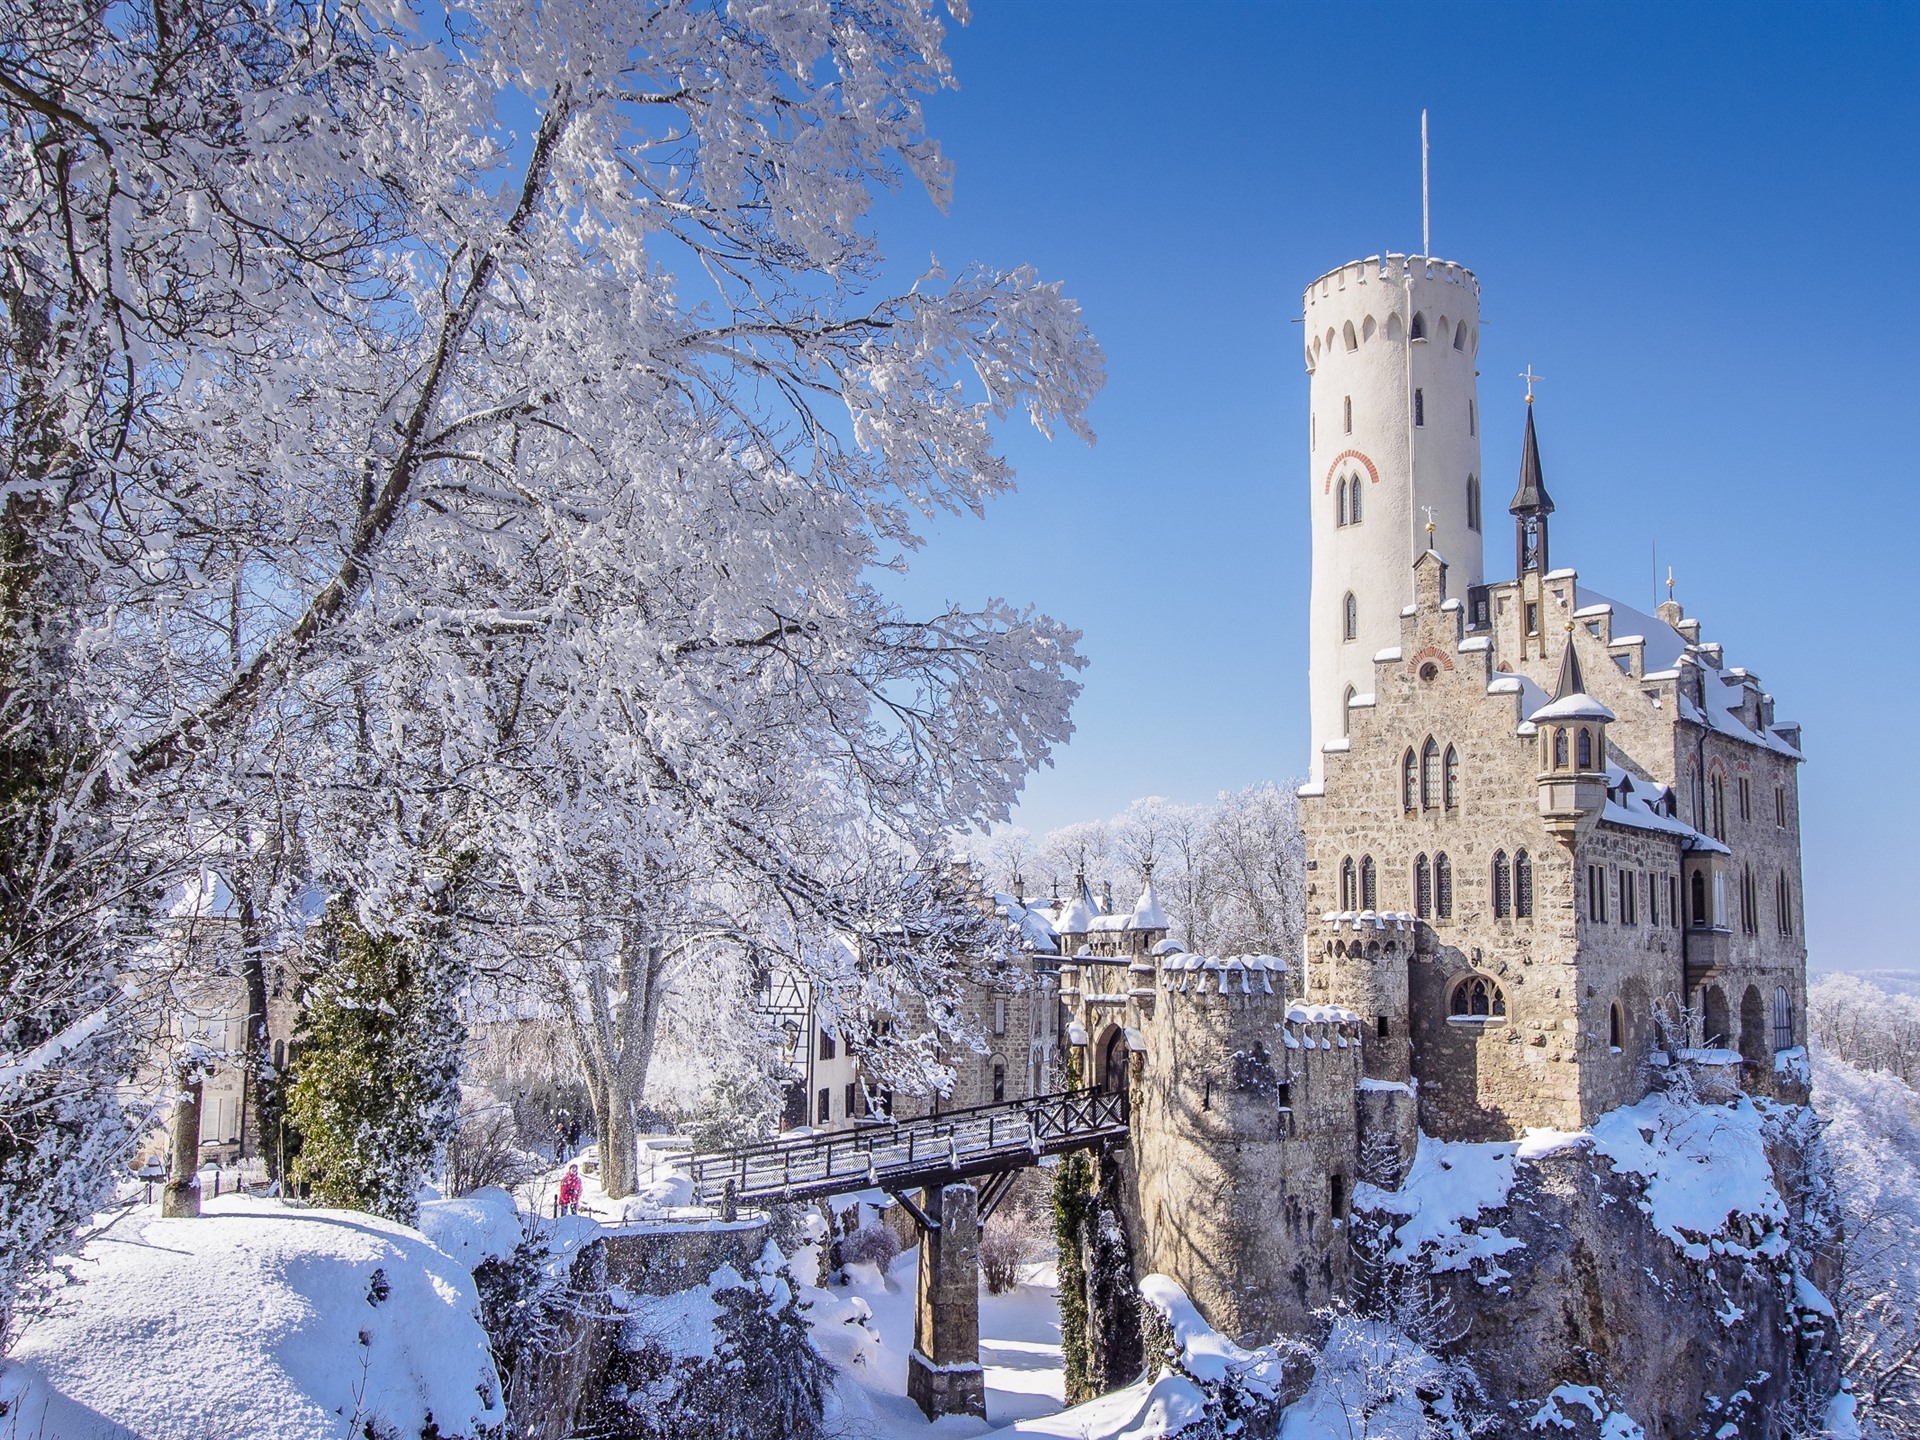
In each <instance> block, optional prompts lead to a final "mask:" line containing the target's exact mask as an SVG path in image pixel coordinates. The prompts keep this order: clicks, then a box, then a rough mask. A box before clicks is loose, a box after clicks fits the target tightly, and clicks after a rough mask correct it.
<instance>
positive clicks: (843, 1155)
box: [689, 1089, 1127, 1418]
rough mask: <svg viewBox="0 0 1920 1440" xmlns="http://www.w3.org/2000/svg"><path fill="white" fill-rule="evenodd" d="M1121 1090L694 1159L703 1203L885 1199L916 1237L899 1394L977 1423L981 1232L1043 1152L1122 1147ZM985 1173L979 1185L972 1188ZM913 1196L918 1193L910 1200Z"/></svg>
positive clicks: (981, 1396) (982, 1390) (981, 1385)
mask: <svg viewBox="0 0 1920 1440" xmlns="http://www.w3.org/2000/svg"><path fill="white" fill-rule="evenodd" d="M1126 1135H1127V1099H1126V1095H1125V1093H1124V1092H1117V1091H1114V1090H1102V1089H1085V1090H1065V1091H1061V1092H1060V1093H1058V1094H1054V1095H1036V1096H1034V1097H1032V1098H1031V1099H1027V1100H1008V1101H1005V1102H1003V1103H1000V1104H997V1105H975V1106H973V1107H971V1108H969V1109H965V1110H949V1111H947V1112H946V1113H945V1114H943V1115H928V1116H926V1117H924V1118H922V1119H919V1120H901V1121H891V1120H882V1121H878V1122H876V1123H870V1124H867V1125H864V1126H862V1127H861V1128H859V1129H856V1130H841V1131H834V1132H831V1133H828V1134H822V1135H803V1136H795V1137H793V1138H791V1139H786V1140H769V1141H766V1142H764V1143H762V1144H758V1145H743V1146H741V1147H740V1148H738V1149H735V1150H720V1151H711V1152H705V1153H698V1154H695V1155H694V1156H693V1157H692V1159H691V1161H689V1168H690V1170H691V1173H692V1176H693V1188H694V1191H695V1194H696V1197H697V1198H698V1200H699V1203H701V1204H702V1205H711V1206H713V1207H715V1208H717V1209H719V1210H720V1211H721V1212H722V1213H723V1214H725V1215H727V1216H729V1217H731V1216H732V1215H733V1213H734V1212H735V1211H736V1210H737V1209H738V1207H739V1206H741V1205H747V1204H769V1203H773V1202H778V1201H804V1200H818V1199H824V1198H825V1197H827V1196H829V1195H844V1194H848V1193H850V1192H852V1191H856V1190H869V1189H878V1190H882V1191H884V1192H886V1193H887V1194H889V1195H891V1196H892V1197H893V1198H894V1199H895V1200H897V1201H898V1202H899V1203H900V1205H901V1207H902V1208H903V1209H905V1210H906V1212H907V1213H908V1214H909V1215H911V1216H912V1217H913V1219H914V1222H915V1223H916V1224H917V1225H918V1226H919V1228H920V1274H919V1285H918V1290H917V1295H916V1304H915V1307H914V1323H913V1353H912V1354H911V1355H910V1356H909V1357H908V1362H907V1393H908V1394H909V1395H910V1396H912V1397H913V1399H914V1400H915V1402H916V1403H918V1404H919V1406H920V1408H921V1409H922V1410H924V1411H925V1412H926V1413H927V1416H928V1417H929V1418H934V1417H937V1416H940V1415H953V1414H969V1415H980V1416H984V1415H985V1414H986V1409H987V1394H986V1381H985V1376H984V1374H983V1372H982V1371H981V1369H980V1297H979V1285H980V1255H979V1245H980V1238H979V1237H980V1228H981V1226H983V1225H984V1224H985V1223H986V1218H987V1216H989V1215H990V1214H992V1213H993V1208H994V1206H995V1205H997V1204H999V1202H1000V1200H1001V1198H1002V1197H1003V1196H1004V1195H1005V1194H1006V1193H1007V1190H1008V1188H1009V1187H1010V1186H1011V1185H1012V1183H1013V1179H1014V1176H1015V1175H1017V1174H1018V1173H1019V1172H1020V1171H1021V1170H1023V1169H1025V1168H1027V1167H1028V1166H1030V1165H1035V1164H1038V1163H1039V1161H1040V1160H1041V1159H1042V1158H1043V1157H1045V1156H1048V1155H1063V1154H1065V1153H1067V1152H1068V1151H1071V1150H1086V1149H1091V1148H1095V1147H1099V1146H1104V1145H1107V1144H1110V1143H1114V1142H1117V1141H1122V1140H1124V1139H1125V1138H1126ZM981 1176H985V1177H987V1178H986V1180H985V1182H984V1183H983V1184H981V1185H980V1186H978V1188H977V1192H976V1187H975V1186H974V1185H972V1184H969V1183H968V1182H969V1181H972V1180H975V1179H977V1178H979V1177H981ZM915 1192H918V1194H917V1196H916V1193H915Z"/></svg>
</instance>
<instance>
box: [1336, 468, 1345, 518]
mask: <svg viewBox="0 0 1920 1440" xmlns="http://www.w3.org/2000/svg"><path fill="white" fill-rule="evenodd" d="M1334 495H1335V496H1336V497H1337V498H1336V499H1335V501H1334V508H1333V523H1334V524H1335V525H1344V524H1346V523H1347V477H1346V476H1344V475H1342V476H1341V477H1340V483H1339V484H1338V485H1337V486H1335V487H1334Z"/></svg>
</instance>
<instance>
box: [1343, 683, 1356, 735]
mask: <svg viewBox="0 0 1920 1440" xmlns="http://www.w3.org/2000/svg"><path fill="white" fill-rule="evenodd" d="M1353 696H1354V689H1353V687H1352V686H1351V685H1349V686H1347V693H1346V694H1345V695H1342V696H1341V697H1340V733H1341V734H1342V735H1351V734H1352V733H1353Z"/></svg>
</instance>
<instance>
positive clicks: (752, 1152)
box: [691, 1089, 1127, 1205]
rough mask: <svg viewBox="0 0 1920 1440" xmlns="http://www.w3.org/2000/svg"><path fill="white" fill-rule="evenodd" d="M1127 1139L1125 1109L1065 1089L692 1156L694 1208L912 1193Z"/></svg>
mask: <svg viewBox="0 0 1920 1440" xmlns="http://www.w3.org/2000/svg"><path fill="white" fill-rule="evenodd" d="M1126 1133H1127V1115H1126V1102H1125V1100H1124V1099H1123V1097H1121V1096H1119V1095H1115V1094H1112V1093H1111V1092H1108V1091H1104V1090H1093V1089H1086V1090H1066V1091H1062V1092H1060V1093H1058V1094H1054V1095H1037V1096H1034V1097H1033V1098H1032V1099H1029V1100H1009V1101H1006V1102H1005V1103H1003V1104H999V1105H977V1106H974V1107H972V1108H971V1109H967V1110H950V1111H948V1112H947V1113H946V1114H944V1115H929V1116H927V1117H926V1118H925V1119H922V1120H903V1121H899V1122H882V1123H880V1124H877V1125H869V1126H866V1127H864V1128H862V1129H858V1130H844V1131H836V1132H834V1133H832V1134H827V1135H807V1136H801V1137H798V1138H796V1139H792V1140H770V1141H767V1142H765V1143H764V1144H759V1145H748V1146H744V1147H742V1148H740V1149H738V1150H722V1151H716V1152H712V1153H707V1154H696V1155H695V1156H694V1157H693V1159H692V1162H691V1171H692V1175H693V1186H694V1192H695V1196H696V1198H697V1201H698V1203H700V1204H702V1205H722V1204H724V1203H725V1202H726V1200H727V1187H728V1185H729V1183H731V1185H732V1187H733V1195H732V1198H733V1200H734V1202H735V1203H736V1204H748V1203H752V1202H756V1201H768V1200H811V1199H817V1198H819V1197H820V1196H823V1195H838V1194H843V1193H845V1192H846V1191H849V1190H864V1189H867V1188H868V1187H870V1186H878V1187H880V1188H881V1189H885V1190H906V1189H914V1188H918V1187H921V1186H925V1185H939V1184H943V1183H945V1182H947V1181H951V1180H964V1179H967V1178H969V1177H971V1176H974V1175H987V1174H992V1173H994V1172H997V1171H1002V1170H1009V1169H1013V1168H1016V1167H1019V1166H1022V1165H1032V1164H1034V1163H1035V1162H1036V1161H1038V1160H1039V1159H1040V1158H1041V1157H1042V1156H1043V1155H1060V1154H1064V1153H1065V1152H1067V1151H1069V1150H1083V1149H1086V1148H1087V1147H1089V1146H1093V1145H1098V1144H1101V1143H1102V1142H1104V1141H1108V1140H1115V1139H1119V1138H1122V1137H1124V1136H1125V1135H1126Z"/></svg>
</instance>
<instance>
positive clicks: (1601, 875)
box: [1587, 865, 1607, 925]
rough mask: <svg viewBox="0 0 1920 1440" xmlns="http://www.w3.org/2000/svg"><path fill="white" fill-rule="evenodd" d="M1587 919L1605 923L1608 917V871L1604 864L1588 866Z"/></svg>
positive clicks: (1599, 923) (1601, 923) (1596, 923)
mask: <svg viewBox="0 0 1920 1440" xmlns="http://www.w3.org/2000/svg"><path fill="white" fill-rule="evenodd" d="M1587 919H1589V920H1591V921H1592V922H1593V923H1594V924H1595V925H1603V924H1605V923H1606V919H1607V872H1606V869H1605V867H1604V866H1600V865H1589V866H1587Z"/></svg>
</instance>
